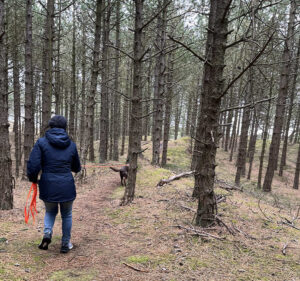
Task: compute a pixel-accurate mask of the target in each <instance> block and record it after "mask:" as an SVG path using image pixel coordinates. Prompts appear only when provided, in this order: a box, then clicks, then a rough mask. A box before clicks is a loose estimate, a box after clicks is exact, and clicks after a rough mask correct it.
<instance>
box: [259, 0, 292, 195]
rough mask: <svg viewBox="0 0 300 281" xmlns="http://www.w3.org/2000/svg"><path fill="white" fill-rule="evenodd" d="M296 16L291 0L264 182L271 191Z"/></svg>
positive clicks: (264, 187) (286, 93)
mask: <svg viewBox="0 0 300 281" xmlns="http://www.w3.org/2000/svg"><path fill="white" fill-rule="evenodd" d="M295 16H296V1H295V0H291V7H290V19H289V24H288V31H287V36H286V39H285V42H284V50H283V54H282V59H281V61H282V62H283V65H282V69H281V75H280V87H279V93H278V98H277V104H276V113H275V122H274V129H273V135H272V141H271V145H270V150H269V161H268V167H267V172H266V175H265V180H264V184H263V191H265V192H270V191H271V189H272V181H273V176H274V172H275V168H276V166H277V162H278V154H279V147H280V138H281V131H282V125H283V124H282V123H283V120H282V119H283V117H284V113H285V104H286V98H287V96H288V84H289V83H288V81H289V75H290V69H291V59H292V58H291V51H292V40H293V36H294V29H295Z"/></svg>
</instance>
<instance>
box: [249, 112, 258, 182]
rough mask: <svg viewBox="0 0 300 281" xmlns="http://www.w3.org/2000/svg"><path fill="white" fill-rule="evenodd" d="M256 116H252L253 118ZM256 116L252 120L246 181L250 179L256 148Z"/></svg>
mask: <svg viewBox="0 0 300 281" xmlns="http://www.w3.org/2000/svg"><path fill="white" fill-rule="evenodd" d="M255 115H256V114H254V116H255ZM257 119H258V116H257V115H256V118H255V119H254V120H253V122H254V124H253V134H252V135H251V138H250V142H249V150H248V153H249V170H248V176H247V179H248V180H250V178H251V172H252V165H253V159H254V154H255V146H256V140H257V131H258V125H259V124H258V120H257Z"/></svg>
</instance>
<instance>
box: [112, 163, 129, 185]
mask: <svg viewBox="0 0 300 281" xmlns="http://www.w3.org/2000/svg"><path fill="white" fill-rule="evenodd" d="M109 168H111V169H112V170H113V171H114V172H119V173H120V178H121V185H122V186H126V183H127V179H128V171H129V166H123V167H122V168H121V169H116V168H114V167H109Z"/></svg>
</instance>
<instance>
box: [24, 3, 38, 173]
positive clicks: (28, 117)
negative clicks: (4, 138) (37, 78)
mask: <svg viewBox="0 0 300 281" xmlns="http://www.w3.org/2000/svg"><path fill="white" fill-rule="evenodd" d="M25 34H26V35H25V129H24V169H23V179H25V178H26V171H27V161H28V158H29V154H30V151H31V149H32V147H33V144H34V110H33V104H34V103H35V99H34V94H33V69H32V0H27V1H26V33H25Z"/></svg>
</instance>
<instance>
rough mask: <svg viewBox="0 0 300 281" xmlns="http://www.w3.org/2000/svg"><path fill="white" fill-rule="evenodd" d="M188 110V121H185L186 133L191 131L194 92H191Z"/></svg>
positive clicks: (188, 133)
mask: <svg viewBox="0 0 300 281" xmlns="http://www.w3.org/2000/svg"><path fill="white" fill-rule="evenodd" d="M188 95H189V98H188V104H187V111H186V121H185V134H186V135H187V136H189V135H190V132H191V114H192V102H193V93H189V94H188Z"/></svg>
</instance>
